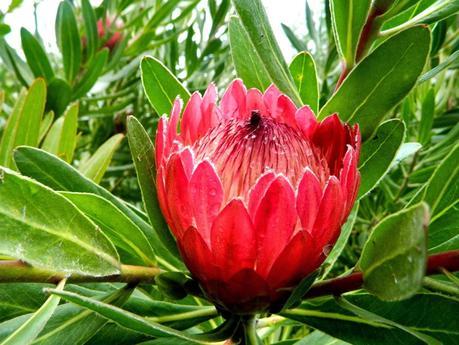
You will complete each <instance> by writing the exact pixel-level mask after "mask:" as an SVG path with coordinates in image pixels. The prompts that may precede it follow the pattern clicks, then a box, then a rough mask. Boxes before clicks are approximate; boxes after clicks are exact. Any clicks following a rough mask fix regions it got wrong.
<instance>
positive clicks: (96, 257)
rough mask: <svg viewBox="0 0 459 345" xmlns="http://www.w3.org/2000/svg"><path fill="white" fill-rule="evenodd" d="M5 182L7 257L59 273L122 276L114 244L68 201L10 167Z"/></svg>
mask: <svg viewBox="0 0 459 345" xmlns="http://www.w3.org/2000/svg"><path fill="white" fill-rule="evenodd" d="M0 182H1V183H0V219H1V223H2V224H3V226H2V231H0V252H1V253H3V254H6V255H10V256H12V257H14V258H17V259H20V260H23V261H25V262H28V263H30V264H32V265H36V266H38V267H44V268H49V269H52V270H56V271H62V272H68V273H79V274H88V275H109V274H116V273H119V268H118V267H119V262H118V254H117V253H116V250H115V248H114V247H113V245H112V244H111V243H110V241H109V240H108V239H107V238H106V237H105V236H104V235H103V234H102V232H100V230H99V229H98V227H97V226H96V225H95V224H94V223H92V222H91V221H90V220H89V219H88V218H86V217H85V216H84V215H83V214H82V213H81V212H80V211H79V210H78V209H77V208H76V207H75V206H74V205H73V204H72V203H71V202H69V201H67V199H66V198H64V197H63V196H61V195H59V194H57V193H56V192H54V191H53V190H51V189H49V188H48V187H45V186H43V185H41V184H39V183H37V182H35V181H33V180H31V179H29V178H26V177H23V176H21V175H19V174H16V173H14V172H12V171H11V170H9V169H6V168H0Z"/></svg>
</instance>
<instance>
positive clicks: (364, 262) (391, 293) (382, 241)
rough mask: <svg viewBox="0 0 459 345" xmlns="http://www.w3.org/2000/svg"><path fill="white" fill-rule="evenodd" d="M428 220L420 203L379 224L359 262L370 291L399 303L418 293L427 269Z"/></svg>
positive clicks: (366, 285)
mask: <svg viewBox="0 0 459 345" xmlns="http://www.w3.org/2000/svg"><path fill="white" fill-rule="evenodd" d="M428 218H429V211H428V209H427V206H426V205H425V204H418V205H415V206H413V207H410V208H408V209H404V210H402V211H400V212H398V213H395V214H393V215H390V216H389V217H386V218H385V219H383V220H382V221H381V222H380V223H379V224H378V225H376V227H375V228H374V229H373V231H372V232H371V234H370V237H369V238H368V240H367V242H366V244H365V247H364V248H363V251H362V256H361V258H360V262H359V267H360V269H361V270H362V272H363V278H364V286H365V288H366V289H367V290H368V291H369V292H371V293H372V294H374V295H376V296H377V297H379V298H380V299H382V300H385V301H399V300H402V299H406V298H409V297H411V296H413V295H414V294H415V293H417V292H418V291H419V289H420V288H421V286H422V278H423V277H424V274H425V269H426V260H427V255H426V252H427V250H426V248H427V238H426V237H427V236H426V228H427V225H428V223H429V219H428Z"/></svg>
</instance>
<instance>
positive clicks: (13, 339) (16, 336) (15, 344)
mask: <svg viewBox="0 0 459 345" xmlns="http://www.w3.org/2000/svg"><path fill="white" fill-rule="evenodd" d="M64 285H65V279H64V280H62V281H61V282H60V283H59V285H58V286H57V288H56V290H57V291H62V290H63V289H64ZM60 300H61V298H60V297H59V296H56V295H53V296H50V297H49V298H48V299H47V300H46V302H45V303H44V304H43V305H42V306H41V307H40V309H38V310H37V311H36V312H35V313H34V314H33V315H32V316H31V317H30V318H29V319H28V320H27V321H26V322H25V323H24V324H22V325H21V327H19V328H18V329H17V330H16V331H15V332H14V333H13V334H11V335H10V336H9V337H8V338H6V339H5V340H4V341H2V343H1V345H28V344H31V343H32V342H33V340H34V339H35V338H36V337H37V336H38V334H39V333H40V332H41V331H42V330H43V328H44V327H45V325H46V323H47V322H48V320H49V319H50V318H51V316H52V315H53V313H54V310H56V307H57V305H58V304H59V301H60Z"/></svg>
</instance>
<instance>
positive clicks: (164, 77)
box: [140, 56, 190, 116]
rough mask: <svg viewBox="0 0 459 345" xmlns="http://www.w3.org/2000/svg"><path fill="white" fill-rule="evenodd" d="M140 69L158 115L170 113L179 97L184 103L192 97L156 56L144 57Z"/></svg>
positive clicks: (145, 88)
mask: <svg viewBox="0 0 459 345" xmlns="http://www.w3.org/2000/svg"><path fill="white" fill-rule="evenodd" d="M140 69H141V72H142V85H143V89H144V91H145V94H146V95H147V98H148V100H149V101H150V103H151V105H152V106H153V109H155V111H156V113H157V114H158V116H162V115H163V114H169V113H170V111H171V109H172V104H173V102H174V100H175V99H176V98H177V97H180V98H181V99H182V101H183V102H184V103H186V102H187V101H188V99H189V98H190V93H189V92H188V90H187V89H185V87H184V86H183V85H182V84H181V83H180V82H179V81H178V79H177V78H176V77H175V76H174V75H173V74H172V73H171V72H170V71H169V70H168V69H167V68H166V66H164V65H163V63H162V62H160V61H159V60H157V59H155V58H154V57H148V56H147V57H144V58H143V59H142V62H141V63H140Z"/></svg>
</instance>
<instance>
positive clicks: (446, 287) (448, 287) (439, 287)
mask: <svg viewBox="0 0 459 345" xmlns="http://www.w3.org/2000/svg"><path fill="white" fill-rule="evenodd" d="M423 285H424V287H425V288H427V289H429V290H433V291H438V292H444V293H447V294H450V295H454V296H456V297H459V288H458V287H457V286H455V285H453V284H450V283H447V282H442V281H439V280H435V279H432V278H429V277H424V280H423Z"/></svg>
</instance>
